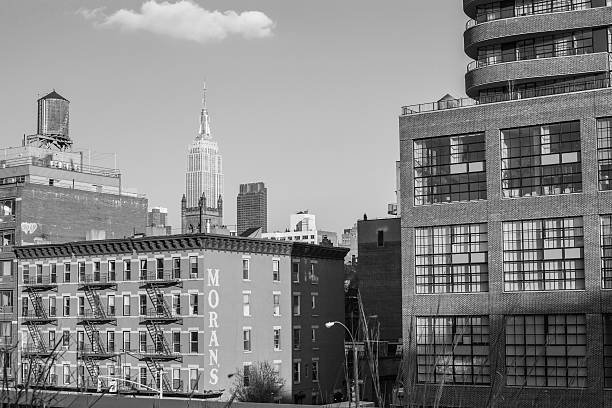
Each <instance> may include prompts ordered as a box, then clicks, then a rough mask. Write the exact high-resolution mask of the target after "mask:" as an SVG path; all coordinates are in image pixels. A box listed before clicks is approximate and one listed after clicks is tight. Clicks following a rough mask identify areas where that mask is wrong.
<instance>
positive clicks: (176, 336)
mask: <svg viewBox="0 0 612 408" xmlns="http://www.w3.org/2000/svg"><path fill="white" fill-rule="evenodd" d="M172 351H173V352H175V353H180V352H181V332H178V331H174V332H172Z"/></svg>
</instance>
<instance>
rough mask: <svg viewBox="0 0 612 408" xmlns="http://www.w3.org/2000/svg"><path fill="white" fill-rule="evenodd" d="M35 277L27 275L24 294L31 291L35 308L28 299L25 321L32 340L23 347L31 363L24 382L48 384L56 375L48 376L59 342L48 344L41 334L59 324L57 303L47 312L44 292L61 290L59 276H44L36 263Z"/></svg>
mask: <svg viewBox="0 0 612 408" xmlns="http://www.w3.org/2000/svg"><path fill="white" fill-rule="evenodd" d="M36 268H37V271H36V275H35V276H29V274H28V275H25V276H24V277H23V293H27V295H28V298H29V299H30V303H31V304H32V310H29V307H28V303H27V300H25V299H24V303H23V304H22V324H23V325H25V326H26V327H27V328H28V332H29V333H30V340H31V341H29V342H27V343H26V344H25V346H23V347H22V352H21V355H22V359H24V360H26V361H27V362H28V363H29V370H28V372H27V374H26V375H27V378H23V379H22V381H23V382H24V383H25V382H29V383H30V384H34V385H37V386H39V385H44V384H45V383H47V382H49V381H53V379H52V378H48V370H47V369H46V367H47V366H48V365H49V364H50V362H51V360H52V356H53V353H54V352H55V348H56V345H55V344H46V342H45V340H44V339H43V336H42V334H41V326H46V325H50V324H52V325H57V319H56V310H55V306H53V307H52V309H51V310H49V311H48V312H47V310H46V309H45V307H44V305H43V299H42V296H41V294H42V293H45V292H57V282H56V277H55V275H53V276H43V274H42V265H36Z"/></svg>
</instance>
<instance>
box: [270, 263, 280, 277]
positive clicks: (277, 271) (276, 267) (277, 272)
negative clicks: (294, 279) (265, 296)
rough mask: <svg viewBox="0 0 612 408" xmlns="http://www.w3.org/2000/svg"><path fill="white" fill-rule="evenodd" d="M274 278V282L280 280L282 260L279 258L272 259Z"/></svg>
mask: <svg viewBox="0 0 612 408" xmlns="http://www.w3.org/2000/svg"><path fill="white" fill-rule="evenodd" d="M272 280H273V281H274V282H278V281H280V261H279V260H278V259H273V260H272Z"/></svg>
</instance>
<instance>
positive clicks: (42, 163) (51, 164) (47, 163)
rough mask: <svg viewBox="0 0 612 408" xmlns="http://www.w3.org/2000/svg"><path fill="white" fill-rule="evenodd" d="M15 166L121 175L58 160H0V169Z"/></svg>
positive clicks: (116, 171)
mask: <svg viewBox="0 0 612 408" xmlns="http://www.w3.org/2000/svg"><path fill="white" fill-rule="evenodd" d="M17 166H37V167H47V168H54V169H60V170H67V171H73V172H77V173H85V174H93V175H97V176H105V177H113V178H119V177H121V173H120V172H119V170H116V169H109V168H105V167H98V166H89V165H86V164H78V163H68V162H61V161H58V160H48V159H41V158H40V157H36V156H25V157H19V158H13V159H5V160H0V168H6V167H17Z"/></svg>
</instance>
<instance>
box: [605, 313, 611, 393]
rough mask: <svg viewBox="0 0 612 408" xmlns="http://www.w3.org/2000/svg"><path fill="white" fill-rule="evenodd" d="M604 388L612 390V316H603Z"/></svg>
mask: <svg viewBox="0 0 612 408" xmlns="http://www.w3.org/2000/svg"><path fill="white" fill-rule="evenodd" d="M603 332H604V339H603V346H604V347H603V350H604V351H603V355H604V387H605V388H612V314H605V315H603Z"/></svg>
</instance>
